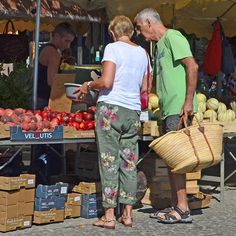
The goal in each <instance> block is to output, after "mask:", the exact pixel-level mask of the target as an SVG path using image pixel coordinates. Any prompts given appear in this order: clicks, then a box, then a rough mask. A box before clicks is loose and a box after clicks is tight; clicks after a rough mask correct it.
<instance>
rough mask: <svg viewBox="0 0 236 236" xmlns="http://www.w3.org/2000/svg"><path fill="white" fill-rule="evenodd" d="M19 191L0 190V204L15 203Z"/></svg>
mask: <svg viewBox="0 0 236 236" xmlns="http://www.w3.org/2000/svg"><path fill="white" fill-rule="evenodd" d="M18 197H19V191H11V192H6V191H0V205H4V206H9V205H16V204H17V202H18V199H19V198H18Z"/></svg>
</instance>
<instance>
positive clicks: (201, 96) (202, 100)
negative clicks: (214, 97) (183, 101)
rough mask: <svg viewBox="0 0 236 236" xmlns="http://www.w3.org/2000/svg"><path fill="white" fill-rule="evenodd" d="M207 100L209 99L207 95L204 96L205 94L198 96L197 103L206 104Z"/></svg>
mask: <svg viewBox="0 0 236 236" xmlns="http://www.w3.org/2000/svg"><path fill="white" fill-rule="evenodd" d="M206 100H207V98H206V96H205V94H203V93H198V94H197V101H198V102H206Z"/></svg>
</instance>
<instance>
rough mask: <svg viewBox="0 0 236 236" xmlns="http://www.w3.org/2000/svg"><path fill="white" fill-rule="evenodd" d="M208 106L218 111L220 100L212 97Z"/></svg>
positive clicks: (207, 103)
mask: <svg viewBox="0 0 236 236" xmlns="http://www.w3.org/2000/svg"><path fill="white" fill-rule="evenodd" d="M206 106H207V108H208V109H211V110H214V111H217V109H218V107H219V101H218V100H217V99H216V98H210V99H208V100H207V102H206Z"/></svg>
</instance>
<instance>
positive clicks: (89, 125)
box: [87, 121, 95, 129]
mask: <svg viewBox="0 0 236 236" xmlns="http://www.w3.org/2000/svg"><path fill="white" fill-rule="evenodd" d="M94 127H95V122H94V121H88V122H87V129H94Z"/></svg>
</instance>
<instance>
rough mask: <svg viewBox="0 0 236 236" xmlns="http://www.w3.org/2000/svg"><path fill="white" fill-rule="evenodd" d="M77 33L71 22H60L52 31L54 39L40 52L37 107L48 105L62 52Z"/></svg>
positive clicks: (41, 107)
mask: <svg viewBox="0 0 236 236" xmlns="http://www.w3.org/2000/svg"><path fill="white" fill-rule="evenodd" d="M74 38H75V33H74V31H73V29H72V27H71V25H70V24H69V23H60V24H58V25H57V26H56V27H55V29H54V31H53V32H52V39H51V40H50V42H49V43H47V44H45V45H44V46H43V47H42V48H41V50H40V54H39V65H38V86H37V109H43V108H44V107H45V106H47V105H48V101H49V97H50V92H51V85H52V80H53V77H54V76H55V74H57V73H58V72H59V68H60V63H61V52H62V51H63V50H65V49H67V48H69V47H70V44H71V43H72V41H73V40H74Z"/></svg>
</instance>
